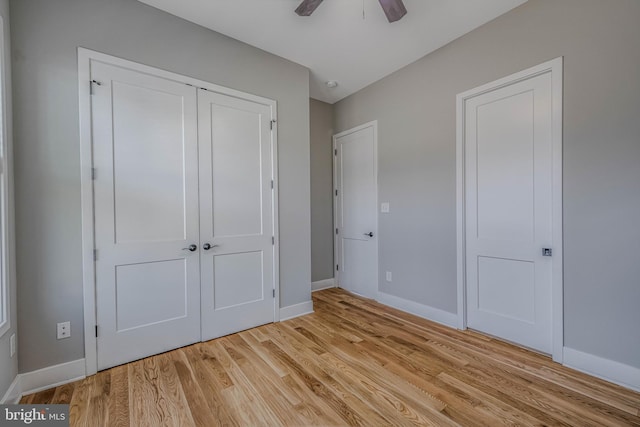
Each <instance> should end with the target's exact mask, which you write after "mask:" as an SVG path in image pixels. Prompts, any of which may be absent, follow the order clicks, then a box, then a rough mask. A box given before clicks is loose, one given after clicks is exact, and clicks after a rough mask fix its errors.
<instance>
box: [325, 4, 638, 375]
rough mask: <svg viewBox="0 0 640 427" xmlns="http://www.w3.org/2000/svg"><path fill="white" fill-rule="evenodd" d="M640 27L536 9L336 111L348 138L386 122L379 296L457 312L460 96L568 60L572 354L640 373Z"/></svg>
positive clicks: (597, 15) (633, 17)
mask: <svg viewBox="0 0 640 427" xmlns="http://www.w3.org/2000/svg"><path fill="white" fill-rule="evenodd" d="M638 22H640V1H637V0H612V1H602V0H530V1H529V2H527V3H525V4H524V5H522V6H520V7H518V8H517V9H514V10H513V11H511V12H509V13H507V14H506V15H503V16H501V17H499V18H498V19H496V20H494V21H492V22H490V23H488V24H486V25H484V26H483V27H480V28H479V29H477V30H475V31H473V32H472V33H470V34H468V35H465V36H464V37H462V38H460V39H458V40H456V41H454V42H452V43H450V44H449V45H447V46H445V47H444V48H442V49H440V50H438V51H436V52H434V53H433V54H431V55H428V56H426V57H424V58H423V59H421V60H419V61H417V62H415V63H413V64H411V65H409V66H408V67H406V68H404V69H402V70H400V71H398V72H396V73H395V74H393V75H391V76H389V77H387V78H385V79H383V80H381V81H379V82H377V83H374V84H373V85H371V86H369V87H367V88H365V89H363V90H362V91H360V92H358V93H356V94H354V95H352V96H351V97H349V98H346V99H345V100H343V101H341V102H339V103H337V104H336V106H335V117H336V123H335V125H336V131H337V132H339V131H343V130H345V129H348V128H350V127H353V126H356V125H359V124H362V123H365V122H368V121H370V120H374V119H378V120H379V138H380V140H379V159H380V160H379V162H380V166H379V181H380V187H379V191H380V200H388V201H390V202H391V214H390V215H384V216H381V217H380V270H381V272H382V271H385V270H390V271H393V279H394V281H393V284H387V283H385V282H383V281H381V283H380V289H381V290H382V291H384V292H387V293H390V294H393V295H397V296H399V297H403V298H406V299H410V300H413V301H416V302H419V303H423V304H428V305H430V306H433V307H436V308H439V309H442V310H446V311H449V312H453V313H455V312H456V252H455V244H456V238H455V236H456V234H455V233H456V223H455V220H456V204H455V194H456V193H455V117H456V116H455V115H456V111H455V97H456V94H458V93H460V92H463V91H465V90H467V89H471V88H473V87H476V86H479V85H481V84H483V83H487V82H490V81H493V80H495V79H498V78H501V77H504V76H506V75H509V74H511V73H514V72H517V71H520V70H523V69H526V68H528V67H531V66H534V65H537V64H539V63H542V62H544V61H547V60H550V59H553V58H556V57H558V56H564V58H565V63H564V65H565V87H564V114H565V116H564V245H565V246H564V247H565V253H564V255H565V263H564V279H565V281H564V295H565V345H566V346H567V347H571V348H573V349H576V350H579V351H583V352H586V353H590V354H593V355H596V356H600V357H604V358H607V359H611V360H615V361H618V362H621V363H625V364H627V365H630V366H634V367H640V338H639V335H638V325H640V310H639V309H638V305H639V304H640V227H639V226H638V218H640V185H639V183H640V120H638V113H639V112H640V25H638ZM380 277H384V276H383V275H382V274H381V275H380Z"/></svg>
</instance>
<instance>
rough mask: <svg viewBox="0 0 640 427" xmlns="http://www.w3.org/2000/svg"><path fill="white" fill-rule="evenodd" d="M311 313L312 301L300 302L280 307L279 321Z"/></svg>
mask: <svg viewBox="0 0 640 427" xmlns="http://www.w3.org/2000/svg"><path fill="white" fill-rule="evenodd" d="M311 313H313V301H307V302H301V303H300V304H295V305H290V306H288V307H282V308H281V309H280V321H281V322H282V321H284V320H289V319H293V318H294V317H300V316H304V315H305V314H311Z"/></svg>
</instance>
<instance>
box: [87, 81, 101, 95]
mask: <svg viewBox="0 0 640 427" xmlns="http://www.w3.org/2000/svg"><path fill="white" fill-rule="evenodd" d="M93 85H98V86H102V82H99V81H97V80H91V81H90V82H89V93H90V94H91V95H93V94H94V93H95V92H94V89H93Z"/></svg>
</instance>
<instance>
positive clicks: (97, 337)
mask: <svg viewBox="0 0 640 427" xmlns="http://www.w3.org/2000/svg"><path fill="white" fill-rule="evenodd" d="M96 338H98V325H96Z"/></svg>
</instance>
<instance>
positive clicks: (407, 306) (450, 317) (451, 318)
mask: <svg viewBox="0 0 640 427" xmlns="http://www.w3.org/2000/svg"><path fill="white" fill-rule="evenodd" d="M376 299H377V301H378V302H379V303H381V304H384V305H388V306H389V307H393V308H396V309H398V310H402V311H405V312H407V313H411V314H415V315H416V316H418V317H422V318H423V319H427V320H431V321H432V322H436V323H440V324H441V325H445V326H449V327H450V328H454V329H455V328H456V326H457V324H458V316H457V315H456V314H454V313H449V312H448V311H444V310H440V309H439V308H435V307H430V306H428V305H424V304H420V303H417V302H415V301H410V300H407V299H404V298H400V297H397V296H395V295H390V294H385V293H384V292H378V298H376Z"/></svg>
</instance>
